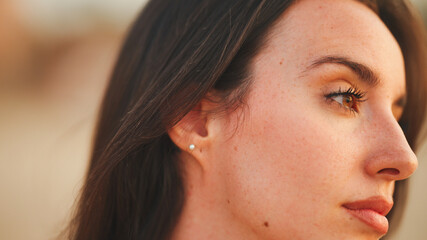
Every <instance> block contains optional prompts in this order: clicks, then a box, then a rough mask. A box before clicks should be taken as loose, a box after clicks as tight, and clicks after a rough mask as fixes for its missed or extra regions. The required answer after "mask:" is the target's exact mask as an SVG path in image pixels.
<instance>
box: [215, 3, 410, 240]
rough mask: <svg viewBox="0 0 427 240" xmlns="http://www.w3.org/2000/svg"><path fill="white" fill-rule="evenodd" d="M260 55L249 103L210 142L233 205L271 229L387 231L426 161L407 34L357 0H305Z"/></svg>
mask: <svg viewBox="0 0 427 240" xmlns="http://www.w3.org/2000/svg"><path fill="white" fill-rule="evenodd" d="M267 39H268V41H267V42H266V44H265V45H264V48H263V49H262V50H261V52H260V53H259V54H258V55H257V56H256V57H255V58H254V61H253V67H252V77H253V78H252V80H253V84H252V88H251V91H250V93H249V95H248V97H247V105H246V107H242V109H241V111H236V112H234V113H232V114H231V115H230V119H229V122H228V124H227V125H225V126H224V125H218V126H216V127H217V128H219V129H220V131H219V132H220V133H222V134H218V135H217V138H216V140H215V141H214V142H213V143H212V145H211V147H212V148H211V150H212V151H211V152H210V154H211V155H210V156H211V157H212V161H213V162H214V163H215V164H213V165H212V167H213V168H214V169H213V170H212V172H211V173H212V174H211V176H212V180H213V181H212V182H213V184H219V183H220V185H221V186H220V189H221V190H219V191H221V194H218V196H217V198H218V199H221V201H222V202H223V203H224V208H225V209H227V211H228V213H229V214H230V216H232V217H233V219H235V220H236V221H239V222H240V223H243V225H244V226H246V227H247V228H248V229H250V231H252V232H254V233H255V234H256V235H258V236H262V239H377V238H379V237H380V236H382V235H384V234H385V233H386V232H387V228H388V222H387V220H386V219H385V217H383V216H382V215H385V214H386V212H388V210H389V208H390V207H391V205H390V204H391V203H392V194H393V190H394V184H395V181H396V180H401V179H405V178H407V177H409V176H410V175H411V174H412V173H413V172H414V171H415V169H416V167H417V159H416V156H415V155H414V153H413V152H412V150H411V149H410V147H409V145H408V143H407V141H406V139H405V137H404V134H403V132H402V130H401V128H400V127H399V125H398V122H397V120H398V119H399V117H400V114H401V113H402V110H403V108H402V102H403V101H402V100H403V98H404V95H405V72H404V61H403V57H402V53H401V50H400V48H399V45H398V43H397V42H396V40H395V39H394V38H393V36H392V34H391V33H390V32H389V30H388V29H387V28H386V26H385V25H384V24H383V23H382V22H381V20H380V19H379V18H378V17H377V15H376V14H375V13H374V12H372V11H371V10H370V9H369V8H367V7H366V6H365V5H362V4H361V3H359V2H356V1H350V0H348V1H342V0H325V1H318V0H304V1H300V2H298V3H296V4H295V5H294V6H292V7H291V8H290V9H289V10H288V11H287V12H286V13H285V14H284V16H283V17H282V18H281V19H280V20H279V22H278V23H277V25H275V26H274V28H273V29H272V31H271V32H270V34H269V37H268V38H267Z"/></svg>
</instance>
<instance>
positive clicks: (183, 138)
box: [168, 100, 210, 158]
mask: <svg viewBox="0 0 427 240" xmlns="http://www.w3.org/2000/svg"><path fill="white" fill-rule="evenodd" d="M209 110H210V104H209V103H207V101H205V100H202V101H201V102H200V103H199V104H198V105H197V106H196V107H195V108H194V109H193V110H191V111H190V112H189V113H187V115H185V116H184V117H183V118H182V119H181V121H179V122H178V123H177V124H176V125H175V126H173V127H172V128H171V129H170V130H169V131H168V134H169V137H170V138H171V140H172V141H173V142H174V143H175V145H176V146H178V148H180V149H181V150H182V151H186V152H188V153H190V154H191V155H193V156H194V157H196V158H197V157H200V156H196V155H198V153H200V152H201V150H202V149H203V148H205V147H206V146H208V144H207V142H209V132H208V126H207V124H208V113H209ZM196 150H198V151H196Z"/></svg>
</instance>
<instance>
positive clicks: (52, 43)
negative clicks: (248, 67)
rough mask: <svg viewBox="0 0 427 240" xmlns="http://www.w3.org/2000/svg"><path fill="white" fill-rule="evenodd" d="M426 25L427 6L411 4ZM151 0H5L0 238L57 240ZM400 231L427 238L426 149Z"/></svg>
mask: <svg viewBox="0 0 427 240" xmlns="http://www.w3.org/2000/svg"><path fill="white" fill-rule="evenodd" d="M413 2H414V3H415V4H416V6H417V7H418V8H419V9H420V11H421V12H423V13H424V17H425V18H424V19H427V1H426V0H413ZM144 4H145V0H138V1H137V0H127V1H124V2H122V1H114V0H103V1H101V0H61V1H57V0H13V1H12V0H2V1H0V133H1V134H0V239H4V240H30V239H31V240H46V239H54V238H55V237H56V236H57V235H58V233H59V232H60V231H61V230H62V229H63V228H64V226H65V225H66V223H67V221H68V220H69V215H70V211H71V209H72V206H73V203H74V200H75V197H76V196H77V194H78V193H79V189H80V187H81V185H82V182H83V177H84V174H85V170H86V166H87V163H88V157H89V152H90V146H91V138H92V131H93V128H94V124H95V121H96V115H97V112H98V106H99V104H100V101H101V98H102V94H103V91H104V89H105V86H106V83H107V80H108V77H109V74H110V71H111V68H112V66H113V64H114V62H115V59H116V56H117V54H118V51H119V49H120V45H121V43H122V41H123V38H124V35H125V33H126V31H127V29H128V27H129V26H130V24H131V22H132V20H133V19H134V18H135V16H136V14H137V13H138V12H139V11H140V10H141V9H142V7H143V5H144ZM418 156H419V168H418V170H417V172H416V173H415V174H414V176H413V177H412V179H411V184H412V185H411V189H410V196H409V201H408V206H407V211H406V212H405V215H404V219H403V224H402V225H401V228H400V229H399V231H398V232H397V233H396V234H395V235H394V237H392V239H395V240H398V239H411V240H423V239H427V225H426V223H427V189H426V188H425V185H426V183H427V145H426V146H424V147H422V148H420V151H419V152H418Z"/></svg>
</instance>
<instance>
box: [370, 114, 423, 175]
mask: <svg viewBox="0 0 427 240" xmlns="http://www.w3.org/2000/svg"><path fill="white" fill-rule="evenodd" d="M373 127H374V129H372V131H370V132H371V133H373V134H374V135H373V136H371V140H372V141H368V142H369V145H370V149H371V154H369V157H368V158H367V161H366V164H365V171H366V172H367V173H368V174H369V175H371V176H375V177H379V178H382V179H386V180H403V179H406V178H408V177H409V176H411V175H412V174H413V173H414V172H415V170H416V169H417V167H418V160H417V156H416V155H415V153H414V152H413V151H412V149H411V147H410V146H409V144H408V141H407V140H406V137H405V135H404V133H403V131H402V129H401V128H400V126H399V124H398V123H397V121H396V120H395V119H394V117H391V118H390V117H388V118H387V120H384V119H383V120H382V121H380V122H378V123H376V124H375V123H374V126H373Z"/></svg>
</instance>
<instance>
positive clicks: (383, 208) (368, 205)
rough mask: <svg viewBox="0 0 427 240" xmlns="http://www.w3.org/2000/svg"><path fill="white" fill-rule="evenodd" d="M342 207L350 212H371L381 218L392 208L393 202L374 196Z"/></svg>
mask: <svg viewBox="0 0 427 240" xmlns="http://www.w3.org/2000/svg"><path fill="white" fill-rule="evenodd" d="M343 207H345V208H347V209H350V210H363V209H366V210H373V211H375V212H377V213H379V214H381V215H383V216H385V215H387V214H388V213H389V212H390V210H391V208H392V207H393V201H390V200H387V199H386V198H385V197H383V196H374V197H370V198H367V199H364V200H357V201H354V202H349V203H345V204H343Z"/></svg>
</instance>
